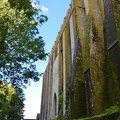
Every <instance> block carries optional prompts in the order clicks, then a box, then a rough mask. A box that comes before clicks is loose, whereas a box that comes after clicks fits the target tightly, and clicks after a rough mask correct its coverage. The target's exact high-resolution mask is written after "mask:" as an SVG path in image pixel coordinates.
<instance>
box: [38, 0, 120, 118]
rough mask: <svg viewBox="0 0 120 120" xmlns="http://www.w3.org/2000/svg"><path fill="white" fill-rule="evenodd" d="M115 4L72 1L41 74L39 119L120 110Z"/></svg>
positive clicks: (119, 27)
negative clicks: (42, 74) (112, 108)
mask: <svg viewBox="0 0 120 120" xmlns="http://www.w3.org/2000/svg"><path fill="white" fill-rule="evenodd" d="M118 1H119V0H72V1H71V6H70V8H69V9H68V12H67V15H66V17H65V18H64V21H63V24H62V26H61V29H60V31H59V34H58V36H57V38H56V41H55V44H54V46H53V48H52V50H51V54H50V57H49V63H48V66H47V68H46V71H45V72H44V76H43V91H42V101H41V118H40V119H41V120H51V119H55V118H56V117H57V118H60V119H63V118H68V119H70V120H72V119H78V118H81V117H86V116H92V115H96V114H101V113H102V112H103V111H104V110H105V109H107V108H109V107H110V106H113V105H120V35H119V32H120V14H119V13H120V7H119V2H118ZM108 118H109V116H108Z"/></svg>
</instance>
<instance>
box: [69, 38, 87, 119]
mask: <svg viewBox="0 0 120 120" xmlns="http://www.w3.org/2000/svg"><path fill="white" fill-rule="evenodd" d="M78 41H79V40H78ZM78 43H79V44H78V50H77V56H76V65H75V75H74V88H73V92H74V95H73V96H74V97H73V98H72V104H71V112H70V118H71V119H73V118H74V119H77V118H79V117H84V116H86V98H85V83H84V79H83V64H82V61H83V60H82V52H81V45H80V42H78Z"/></svg>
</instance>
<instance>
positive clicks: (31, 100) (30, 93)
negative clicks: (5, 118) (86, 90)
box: [24, 0, 71, 119]
mask: <svg viewBox="0 0 120 120" xmlns="http://www.w3.org/2000/svg"><path fill="white" fill-rule="evenodd" d="M70 2H71V0H40V6H37V7H40V9H41V10H42V12H41V13H43V14H44V15H46V16H47V17H48V22H46V23H44V24H43V25H42V26H41V28H40V35H41V36H42V37H43V39H44V41H45V43H46V45H45V51H46V52H50V51H51V49H52V46H53V45H54V41H55V40H56V37H57V34H58V32H59V30H60V27H61V25H62V23H63V19H64V17H65V16H66V12H67V10H68V8H69V4H70ZM47 63H48V60H46V61H38V62H36V65H37V70H38V71H39V72H40V73H43V72H44V71H45V68H46V66H47ZM24 91H25V97H26V101H25V112H24V115H25V118H30V119H35V118H36V115H37V113H39V112H40V104H41V91H42V78H41V79H40V81H39V82H36V83H34V82H31V85H30V86H28V87H27V89H26V90H24Z"/></svg>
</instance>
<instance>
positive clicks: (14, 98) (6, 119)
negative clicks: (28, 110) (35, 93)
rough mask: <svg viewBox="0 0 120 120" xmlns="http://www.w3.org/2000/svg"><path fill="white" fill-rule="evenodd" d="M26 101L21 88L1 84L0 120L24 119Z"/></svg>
mask: <svg viewBox="0 0 120 120" xmlns="http://www.w3.org/2000/svg"><path fill="white" fill-rule="evenodd" d="M24 100H25V98H24V93H23V91H22V89H21V88H17V87H12V86H8V85H7V84H3V83H0V120H21V119H23V112H24V110H23V109H24V103H23V101H24Z"/></svg>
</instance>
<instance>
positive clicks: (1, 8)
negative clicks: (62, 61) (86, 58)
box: [0, 0, 47, 86]
mask: <svg viewBox="0 0 120 120" xmlns="http://www.w3.org/2000/svg"><path fill="white" fill-rule="evenodd" d="M36 2H37V1H36ZM46 21H47V17H46V16H44V15H41V14H40V10H39V9H37V8H36V7H34V6H32V4H31V1H30V0H0V80H1V81H3V82H8V83H10V84H12V85H13V86H24V83H29V82H30V80H34V81H38V80H39V76H40V73H39V72H37V70H36V66H35V64H34V62H35V61H38V60H45V58H46V56H47V53H45V50H44V46H45V43H44V41H43V39H42V37H41V36H40V31H39V27H40V26H41V25H42V23H44V22H46Z"/></svg>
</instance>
